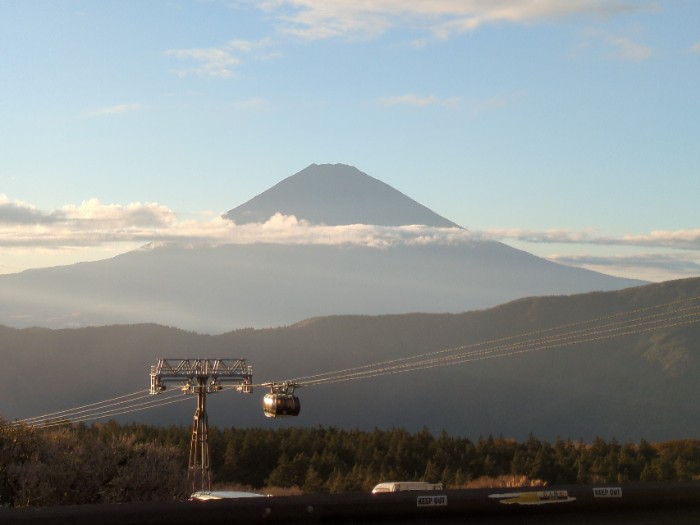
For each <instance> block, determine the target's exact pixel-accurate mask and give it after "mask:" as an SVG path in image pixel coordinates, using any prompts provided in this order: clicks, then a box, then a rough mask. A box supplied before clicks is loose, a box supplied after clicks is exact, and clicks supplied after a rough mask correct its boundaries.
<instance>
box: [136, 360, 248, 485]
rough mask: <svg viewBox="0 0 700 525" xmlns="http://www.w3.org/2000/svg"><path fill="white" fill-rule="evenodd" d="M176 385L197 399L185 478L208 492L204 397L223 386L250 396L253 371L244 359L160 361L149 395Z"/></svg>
mask: <svg viewBox="0 0 700 525" xmlns="http://www.w3.org/2000/svg"><path fill="white" fill-rule="evenodd" d="M167 382H179V383H181V384H182V387H181V388H182V390H183V392H185V393H187V394H196V395H197V409H196V410H195V413H194V425H193V427H192V439H191V441H190V455H189V461H188V465H187V477H188V480H189V481H190V482H191V484H192V492H195V491H196V490H198V489H199V490H201V491H211V463H210V456H209V441H208V432H209V421H208V419H209V418H208V416H207V394H214V393H216V392H219V391H220V390H221V389H222V388H223V385H224V384H231V383H233V384H236V385H237V387H236V390H237V391H238V392H241V393H244V394H250V393H252V392H253V367H252V366H248V365H246V362H245V359H179V360H178V359H159V360H158V364H157V365H154V366H151V388H150V390H149V393H150V394H160V393H161V392H163V391H164V390H165V389H166V385H165V383H167Z"/></svg>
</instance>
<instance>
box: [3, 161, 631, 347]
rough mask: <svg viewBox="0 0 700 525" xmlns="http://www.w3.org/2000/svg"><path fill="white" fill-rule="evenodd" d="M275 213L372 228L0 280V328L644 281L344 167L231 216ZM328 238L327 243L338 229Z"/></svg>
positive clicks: (184, 319)
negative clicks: (453, 214)
mask: <svg viewBox="0 0 700 525" xmlns="http://www.w3.org/2000/svg"><path fill="white" fill-rule="evenodd" d="M276 212H282V213H286V214H293V215H295V216H297V218H298V219H305V220H308V221H312V222H319V223H324V224H326V225H331V224H353V223H363V224H368V225H369V226H366V227H363V228H359V229H357V230H360V231H361V232H362V233H361V234H360V237H361V238H360V240H357V239H353V241H352V243H351V242H350V241H347V240H346V241H345V242H346V243H345V244H339V245H328V244H319V243H318V242H317V241H316V240H315V239H314V238H313V237H308V238H307V237H303V235H309V234H302V237H301V239H299V238H297V239H295V240H294V241H291V242H293V244H282V241H278V242H279V243H278V244H264V243H261V242H258V243H254V244H224V245H220V246H201V245H200V246H185V245H167V246H162V245H160V246H158V245H151V246H149V247H147V248H145V249H141V250H136V251H133V252H131V253H127V254H123V255H121V256H118V257H115V258H113V259H109V260H104V261H98V262H91V263H81V264H75V265H71V266H65V267H56V268H44V269H38V270H29V271H26V272H22V273H19V274H13V275H0V324H5V325H8V326H14V327H27V326H45V327H52V328H61V327H71V326H90V325H107V324H114V323H159V324H163V325H169V326H177V327H180V328H185V329H190V330H196V331H200V332H210V333H216V332H223V331H226V330H232V329H236V328H242V327H249V326H252V327H272V326H280V325H287V324H291V323H295V322H297V321H300V320H302V319H305V318H308V317H314V316H320V315H332V314H384V313H396V314H398V313H408V312H464V311H467V310H472V309H476V308H487V307H491V306H495V305H497V304H500V303H503V302H506V301H510V300H513V299H517V298H520V297H527V296H540V295H560V294H572V293H580V292H586V291H593V290H616V289H620V288H626V287H630V286H637V285H639V284H642V283H641V282H640V281H633V280H629V279H620V278H616V277H610V276H607V275H603V274H600V273H596V272H591V271H588V270H583V269H579V268H572V267H567V266H562V265H558V264H554V263H552V262H549V261H546V260H544V259H540V258H538V257H535V256H533V255H531V254H528V253H526V252H523V251H520V250H516V249H514V248H510V247H508V246H506V245H505V244H502V243H499V242H491V241H480V240H469V237H468V235H463V234H464V233H466V232H465V231H464V230H463V229H460V228H457V227H456V225H455V224H454V223H452V222H450V221H448V220H446V219H444V218H442V217H440V216H439V215H437V214H435V213H433V212H432V211H430V210H429V209H427V208H426V207H424V206H422V205H420V204H418V203H417V202H415V201H413V200H412V199H409V198H408V197H406V196H405V195H403V194H401V193H400V192H398V191H396V190H394V189H393V188H391V187H389V186H387V185H386V184H384V183H382V182H380V181H378V180H376V179H373V178H372V177H369V176H368V175H365V174H364V173H362V172H360V171H359V170H357V169H355V168H352V167H349V166H343V165H321V166H317V165H312V166H309V167H308V168H306V169H305V170H303V171H301V172H300V173H297V174H296V175H293V176H291V177H289V178H287V179H285V180H284V181H282V182H280V183H279V184H278V185H277V186H275V187H273V188H271V189H269V190H268V191H266V192H264V193H262V194H261V195H259V196H258V197H256V198H254V199H252V200H250V201H249V202H247V203H246V204H244V205H242V206H239V207H238V208H235V209H234V210H231V212H229V214H228V217H229V218H231V219H233V220H235V221H237V222H238V221H242V222H245V221H248V220H256V221H258V220H261V221H262V220H266V219H267V218H269V216H270V215H271V214H273V213H276ZM414 224H423V225H429V226H433V227H434V226H440V227H445V229H446V230H448V232H445V231H442V230H441V231H437V230H436V229H435V228H433V229H432V233H431V232H428V233H427V234H426V235H422V234H417V235H420V236H415V237H413V238H408V237H407V236H408V235H409V234H408V233H407V232H408V230H410V228H409V229H405V230H401V233H398V232H399V230H400V229H398V228H392V227H391V226H392V225H399V226H406V225H414ZM373 225H378V226H373ZM261 228H262V229H264V227H262V226H261ZM298 229H299V230H302V231H307V230H309V229H313V228H306V227H304V226H302V227H300V228H298ZM346 229H347V230H353V231H355V230H356V229H353V228H347V227H346ZM369 231H372V232H379V233H378V234H379V235H380V237H379V240H380V241H384V238H383V237H381V235H382V234H386V233H387V232H389V231H391V232H393V234H396V236H395V238H394V237H392V238H391V240H390V241H387V242H374V237H373V236H372V234H368V233H367V232H369ZM421 231H423V230H421ZM285 232H286V230H285ZM341 233H342V232H341ZM433 234H435V236H434V237H433V236H432V235H433ZM452 234H454V235H452ZM324 235H326V236H329V237H330V238H333V236H334V231H329V230H326V233H325V234H324ZM367 235H369V237H370V241H372V242H368V241H367V240H366V237H367ZM450 235H452V237H450ZM455 236H456V237H457V239H456V240H455V238H454V237H455ZM283 238H284V239H289V238H288V237H284V236H283ZM340 238H341V239H345V237H343V235H342V234H341V237H340ZM407 239H408V240H407Z"/></svg>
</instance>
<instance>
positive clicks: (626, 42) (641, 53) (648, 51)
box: [606, 36, 654, 62]
mask: <svg viewBox="0 0 700 525" xmlns="http://www.w3.org/2000/svg"><path fill="white" fill-rule="evenodd" d="M606 41H607V42H608V44H609V45H610V46H611V47H612V48H613V54H612V56H613V57H614V58H618V59H620V60H625V61H629V62H641V61H642V60H647V59H648V58H651V57H653V56H654V50H653V49H652V48H650V47H647V46H644V45H642V44H639V43H637V42H635V41H634V40H632V39H630V38H626V37H621V36H608V37H607V38H606Z"/></svg>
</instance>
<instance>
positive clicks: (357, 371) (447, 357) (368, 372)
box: [293, 297, 700, 386]
mask: <svg viewBox="0 0 700 525" xmlns="http://www.w3.org/2000/svg"><path fill="white" fill-rule="evenodd" d="M698 299H700V297H693V298H689V299H683V300H677V301H673V302H669V303H665V304H661V305H655V306H651V307H645V308H639V309H635V310H631V311H627V312H620V313H616V314H612V315H608V316H602V317H599V318H597V319H593V320H585V321H580V322H576V323H570V324H567V325H561V326H559V327H552V328H547V329H543V330H538V331H532V332H529V333H527V334H518V335H514V336H508V337H505V338H499V339H494V340H489V341H483V342H478V343H473V344H470V345H462V346H458V347H453V348H447V349H443V350H438V351H435V352H430V353H426V354H421V355H418V356H410V357H405V358H398V359H393V360H389V361H383V362H379V363H373V364H369V365H363V366H359V367H353V368H348V369H344V370H339V371H335V372H328V373H325V374H316V375H313V376H306V377H303V378H297V379H294V380H293V381H294V382H295V383H298V384H299V385H300V386H316V385H321V384H332V383H337V382H341V381H350V380H353V379H362V378H367V377H377V376H381V375H385V374H389V373H397V372H399V371H404V372H407V371H412V370H420V369H425V368H434V367H436V366H445V365H449V364H458V363H463V362H467V361H473V360H476V359H484V358H487V357H505V356H507V355H514V354H519V353H524V352H526V351H537V350H543V349H549V348H552V347H560V346H569V345H572V344H580V343H585V342H592V341H595V340H599V339H601V338H604V339H609V338H612V337H621V336H623V335H632V334H634V333H643V332H646V331H650V330H656V329H660V328H669V327H673V326H679V325H682V324H691V323H696V322H700V317H698V316H699V315H700V311H699V310H700V306H688V307H685V308H677V309H675V310H672V311H669V312H661V313H655V314H651V315H647V316H641V317H636V318H632V319H627V320H622V321H617V322H607V323H605V321H611V320H614V319H618V318H621V317H625V316H630V315H633V314H639V313H642V312H647V311H650V310H658V309H661V308H668V307H670V306H674V305H678V304H681V303H688V302H691V301H697V300H698ZM684 312H691V313H685V314H683V313H684ZM680 314H683V315H680ZM677 319H685V321H682V322H679V323H671V321H674V320H677ZM593 323H599V324H597V325H594V326H590V327H587V328H582V329H580V330H573V331H569V332H563V333H554V334H552V335H549V336H544V337H539V338H530V339H525V340H521V339H523V338H524V337H527V336H533V335H538V334H540V335H542V334H547V333H550V334H551V333H552V332H556V331H557V330H562V329H565V328H570V327H576V326H584V325H591V324H593ZM600 323H603V324H600ZM645 326H646V327H647V328H641V327H645ZM634 327H637V329H632V328H634ZM518 340H520V341H518ZM507 341H511V343H509V344H501V345H499V343H504V342H507Z"/></svg>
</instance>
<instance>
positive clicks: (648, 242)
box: [480, 228, 700, 250]
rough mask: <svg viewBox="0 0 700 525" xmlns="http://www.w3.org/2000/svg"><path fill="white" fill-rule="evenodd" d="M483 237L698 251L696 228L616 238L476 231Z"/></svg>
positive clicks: (574, 233)
mask: <svg viewBox="0 0 700 525" xmlns="http://www.w3.org/2000/svg"><path fill="white" fill-rule="evenodd" d="M480 235H482V236H483V237H485V238H490V239H503V240H506V239H512V240H517V241H521V242H527V243H536V244H588V245H598V246H615V245H617V246H644V247H657V248H659V247H660V248H674V249H684V250H700V229H697V228H692V229H687V230H673V231H668V230H655V231H651V232H649V233H644V234H634V235H632V234H628V235H623V236H619V237H615V236H608V235H602V234H598V233H595V232H593V231H576V230H556V229H552V230H544V231H533V230H524V229H520V228H512V229H490V230H483V231H482V232H480Z"/></svg>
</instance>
